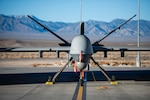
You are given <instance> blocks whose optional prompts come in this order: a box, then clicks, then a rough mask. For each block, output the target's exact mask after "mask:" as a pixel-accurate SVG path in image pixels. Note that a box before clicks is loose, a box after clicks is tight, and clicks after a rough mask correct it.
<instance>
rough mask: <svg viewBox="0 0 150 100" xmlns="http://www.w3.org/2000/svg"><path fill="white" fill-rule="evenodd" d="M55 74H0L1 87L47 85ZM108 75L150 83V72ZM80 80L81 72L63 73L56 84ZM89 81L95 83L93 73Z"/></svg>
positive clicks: (100, 78)
mask: <svg viewBox="0 0 150 100" xmlns="http://www.w3.org/2000/svg"><path fill="white" fill-rule="evenodd" d="M55 73H56V72H49V73H19V74H0V85H13V84H35V83H45V82H46V81H47V79H48V77H49V76H54V74H55ZM93 73H94V77H95V79H96V81H106V80H107V79H106V78H105V77H104V75H103V74H102V73H101V72H100V71H93ZM107 73H108V75H109V76H110V77H111V76H112V75H114V76H115V77H116V80H134V81H150V70H142V71H141V70H140V71H138V70H132V71H130V70H129V71H107ZM78 80H79V72H78V73H74V72H63V73H61V74H60V76H59V77H58V78H57V79H56V82H77V81H78ZM87 81H94V78H93V75H92V72H91V71H88V72H87Z"/></svg>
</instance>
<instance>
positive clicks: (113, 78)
mask: <svg viewBox="0 0 150 100" xmlns="http://www.w3.org/2000/svg"><path fill="white" fill-rule="evenodd" d="M91 60H92V61H93V62H94V63H95V64H96V65H97V67H99V68H100V70H101V72H102V73H103V75H104V76H105V77H106V78H107V80H108V81H109V82H110V84H112V85H114V84H115V85H117V84H118V82H117V81H115V77H114V76H113V77H112V79H111V78H110V77H109V76H108V75H107V73H106V72H105V70H104V69H103V68H102V67H101V66H100V65H99V64H98V63H97V62H96V61H95V60H94V59H93V57H91Z"/></svg>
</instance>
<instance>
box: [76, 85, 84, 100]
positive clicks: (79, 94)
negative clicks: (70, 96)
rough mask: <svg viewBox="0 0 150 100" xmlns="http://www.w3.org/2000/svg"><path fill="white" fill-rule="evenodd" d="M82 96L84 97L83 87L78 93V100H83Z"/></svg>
mask: <svg viewBox="0 0 150 100" xmlns="http://www.w3.org/2000/svg"><path fill="white" fill-rule="evenodd" d="M82 95H83V86H80V87H79V91H78V96H77V100H82Z"/></svg>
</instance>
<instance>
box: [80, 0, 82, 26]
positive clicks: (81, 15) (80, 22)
mask: <svg viewBox="0 0 150 100" xmlns="http://www.w3.org/2000/svg"><path fill="white" fill-rule="evenodd" d="M81 23H82V0H80V25H81Z"/></svg>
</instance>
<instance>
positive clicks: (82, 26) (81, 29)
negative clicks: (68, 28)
mask: <svg viewBox="0 0 150 100" xmlns="http://www.w3.org/2000/svg"><path fill="white" fill-rule="evenodd" d="M80 34H81V35H84V22H82V23H81V26H80Z"/></svg>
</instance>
